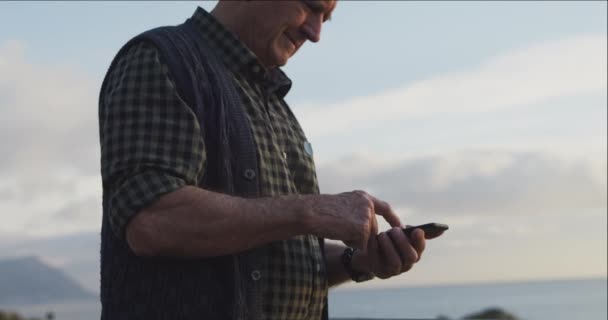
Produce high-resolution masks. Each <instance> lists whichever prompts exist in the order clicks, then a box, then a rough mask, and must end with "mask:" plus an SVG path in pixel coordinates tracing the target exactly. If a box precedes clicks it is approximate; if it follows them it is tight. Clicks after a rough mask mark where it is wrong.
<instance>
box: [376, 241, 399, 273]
mask: <svg viewBox="0 0 608 320" xmlns="http://www.w3.org/2000/svg"><path fill="white" fill-rule="evenodd" d="M378 248H379V249H380V253H381V255H382V257H384V259H383V260H384V261H383V262H384V265H383V266H382V270H384V271H386V273H380V274H379V276H380V275H381V274H384V275H387V277H390V276H394V275H398V274H400V273H401V269H402V268H401V257H400V256H399V254H398V253H397V250H395V248H394V247H393V242H392V241H391V239H390V238H389V236H388V235H387V234H386V233H385V232H381V233H380V234H379V235H378Z"/></svg>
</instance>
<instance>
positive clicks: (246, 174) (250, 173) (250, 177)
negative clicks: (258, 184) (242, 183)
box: [243, 169, 255, 180]
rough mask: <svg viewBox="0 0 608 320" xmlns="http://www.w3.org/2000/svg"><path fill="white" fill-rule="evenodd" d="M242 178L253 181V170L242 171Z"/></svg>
mask: <svg viewBox="0 0 608 320" xmlns="http://www.w3.org/2000/svg"><path fill="white" fill-rule="evenodd" d="M243 177H244V178H245V179H247V180H253V179H255V170H253V169H245V171H243Z"/></svg>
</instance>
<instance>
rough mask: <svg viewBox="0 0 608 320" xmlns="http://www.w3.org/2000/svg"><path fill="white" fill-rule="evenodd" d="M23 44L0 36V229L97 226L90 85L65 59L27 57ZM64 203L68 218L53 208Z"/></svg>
mask: <svg viewBox="0 0 608 320" xmlns="http://www.w3.org/2000/svg"><path fill="white" fill-rule="evenodd" d="M26 51H27V50H26V46H25V44H23V43H21V42H19V41H8V42H5V43H3V44H0V145H1V146H2V147H1V148H2V154H3V157H2V158H1V159H0V198H2V201H1V202H0V212H3V213H6V212H10V213H11V214H6V215H4V216H3V217H4V219H5V220H4V223H3V224H2V225H0V232H1V233H5V234H21V235H37V236H41V235H53V234H61V233H65V232H74V231H81V230H92V229H98V226H99V224H100V221H101V217H100V205H99V204H98V203H95V202H94V201H92V200H90V199H91V198H96V197H99V195H100V194H101V181H100V178H99V177H98V173H99V142H98V141H99V140H98V125H97V90H98V88H97V87H98V85H99V84H97V83H95V81H93V80H92V79H91V78H90V77H88V76H86V75H83V74H81V73H79V72H77V71H76V70H72V69H71V68H70V67H69V66H60V65H56V66H48V65H38V64H35V63H31V62H30V61H29V60H28V59H27V55H26ZM66 210H72V211H74V212H72V213H71V215H70V217H69V218H61V217H58V216H57V214H58V213H61V212H63V213H64V214H66V213H65V211H66Z"/></svg>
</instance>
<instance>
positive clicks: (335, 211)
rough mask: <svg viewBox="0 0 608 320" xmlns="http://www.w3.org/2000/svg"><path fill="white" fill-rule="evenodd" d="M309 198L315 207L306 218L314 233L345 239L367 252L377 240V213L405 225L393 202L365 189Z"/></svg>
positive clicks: (312, 207) (349, 243)
mask: <svg viewBox="0 0 608 320" xmlns="http://www.w3.org/2000/svg"><path fill="white" fill-rule="evenodd" d="M307 199H308V201H307V202H308V203H309V207H310V208H311V210H310V212H309V214H308V218H307V219H306V220H307V222H306V223H307V225H308V226H309V228H308V229H309V230H310V231H311V232H310V233H313V234H315V235H317V236H319V237H323V238H327V239H333V240H341V241H344V243H346V244H347V245H348V246H351V247H353V248H356V249H359V250H362V251H367V250H368V246H369V245H370V244H371V245H375V243H376V242H375V239H376V237H375V236H376V234H377V233H378V223H377V220H376V215H381V216H383V217H384V219H385V220H386V221H387V222H388V223H389V224H390V225H391V226H393V227H395V228H399V229H400V228H401V221H400V220H399V217H398V216H397V214H396V213H395V212H394V211H393V210H392V209H391V207H390V206H389V204H388V203H386V202H384V201H381V200H379V199H376V198H375V197H373V196H371V195H369V194H367V193H366V192H364V191H353V192H346V193H341V194H337V195H318V196H312V197H310V198H307ZM372 239H373V240H374V241H371V240H372Z"/></svg>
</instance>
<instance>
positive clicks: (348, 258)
mask: <svg viewBox="0 0 608 320" xmlns="http://www.w3.org/2000/svg"><path fill="white" fill-rule="evenodd" d="M355 250H356V249H354V248H350V247H348V248H346V249H344V253H342V264H343V265H344V269H346V272H348V274H349V275H350V278H351V279H352V280H353V281H355V282H363V281H367V280H371V279H373V278H374V277H375V276H374V274H373V273H371V272H359V271H356V270H354V269H353V267H352V265H351V262H352V260H353V254H354V253H355Z"/></svg>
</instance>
